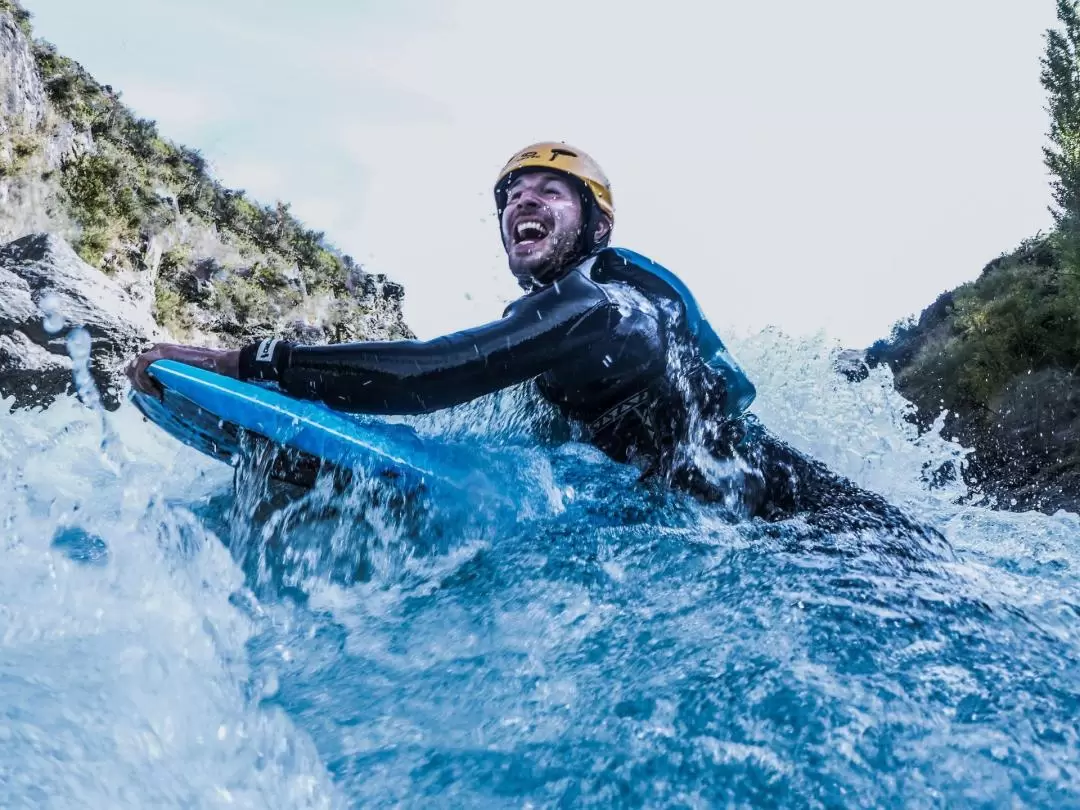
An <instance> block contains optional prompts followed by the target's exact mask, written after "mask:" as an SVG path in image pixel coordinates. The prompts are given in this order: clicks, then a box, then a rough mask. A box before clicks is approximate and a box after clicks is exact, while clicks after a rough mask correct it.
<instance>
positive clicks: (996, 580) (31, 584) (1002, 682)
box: [0, 331, 1080, 808]
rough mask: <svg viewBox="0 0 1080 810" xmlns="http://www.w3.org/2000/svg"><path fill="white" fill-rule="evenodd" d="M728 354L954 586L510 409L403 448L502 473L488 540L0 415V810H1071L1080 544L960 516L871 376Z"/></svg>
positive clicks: (1066, 522)
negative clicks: (814, 542) (610, 453)
mask: <svg viewBox="0 0 1080 810" xmlns="http://www.w3.org/2000/svg"><path fill="white" fill-rule="evenodd" d="M76 341H77V338H76ZM733 344H734V345H733V349H734V351H735V353H736V355H737V356H738V357H739V359H740V361H741V362H742V363H743V365H744V366H745V367H746V368H747V370H748V372H749V373H750V374H751V376H752V377H753V379H754V380H755V382H756V383H757V385H758V388H759V392H760V393H759V399H758V402H757V404H756V406H755V409H754V410H755V411H756V412H757V414H758V415H759V416H760V417H761V418H762V420H763V421H764V422H765V423H766V424H767V425H768V426H769V427H770V428H771V429H772V430H773V431H774V432H776V433H778V434H779V435H781V436H783V437H784V438H786V439H788V440H789V441H791V442H792V443H793V444H795V445H797V446H798V447H800V448H802V449H804V450H806V451H808V452H810V453H812V454H814V455H816V456H817V457H819V458H821V459H822V460H823V461H825V462H826V463H828V464H829V465H830V466H832V467H833V468H834V469H836V470H838V471H839V472H841V473H844V474H846V475H848V476H850V477H852V478H854V479H855V480H857V481H858V482H860V483H862V484H864V485H866V486H868V487H871V488H873V489H876V490H878V491H881V492H882V493H883V494H885V495H887V496H888V497H889V498H891V499H893V500H894V501H897V502H902V504H903V505H904V506H905V507H906V508H907V509H908V510H910V511H912V512H914V513H916V514H917V515H918V516H920V517H921V518H922V519H924V520H927V521H929V522H931V523H933V524H934V525H936V526H937V527H938V528H939V529H940V530H941V531H942V532H943V533H944V534H945V535H946V536H947V537H948V539H949V541H950V542H951V544H952V545H953V547H954V550H955V554H954V555H952V556H951V557H947V558H943V559H937V558H927V559H909V558H904V559H898V558H896V557H895V556H894V555H891V554H889V553H887V552H886V551H883V550H880V549H877V550H875V546H874V545H873V543H872V542H866V538H859V539H853V538H848V539H845V538H836V542H835V543H834V544H833V545H832V546H830V547H829V548H828V549H825V550H822V549H817V548H803V547H799V546H798V545H797V544H791V543H786V542H785V541H784V539H783V537H780V538H778V537H776V536H775V534H769V535H766V534H765V533H763V532H762V531H760V527H759V526H757V525H755V524H752V523H743V524H737V525H733V524H731V523H730V522H728V521H727V520H725V519H722V517H721V516H720V515H718V514H717V513H716V512H715V511H712V510H710V509H709V508H706V507H702V506H701V505H699V504H697V503H696V502H695V501H693V500H692V499H690V498H687V497H684V496H682V495H679V494H676V493H668V492H664V491H661V490H657V489H652V488H648V487H644V486H642V485H639V484H637V483H636V471H633V470H630V469H627V468H624V467H620V466H618V465H615V464H612V463H610V462H609V461H607V460H605V459H604V458H603V457H602V456H601V455H600V454H599V453H598V452H597V451H594V450H593V449H591V448H589V447H587V446H585V445H583V444H580V443H576V442H573V441H570V442H566V441H563V439H564V438H566V437H565V436H561V435H560V433H559V430H560V429H559V428H558V426H557V424H556V423H557V420H555V419H554V418H553V417H552V415H551V413H550V412H549V411H547V410H546V409H545V408H544V407H543V406H538V405H536V403H535V402H534V401H532V400H531V399H530V398H529V397H528V396H527V394H526V392H524V391H523V390H517V391H511V392H506V393H504V394H502V395H499V396H495V397H489V398H486V399H485V400H483V401H480V402H477V403H473V404H472V405H469V406H466V407H464V408H461V409H455V410H453V411H450V412H446V413H444V414H439V415H435V416H432V417H424V418H422V419H414V420H411V421H412V423H413V424H414V425H415V426H416V427H417V429H418V430H419V431H420V432H422V433H428V434H441V435H444V436H445V435H450V436H453V437H454V439H455V440H457V441H462V442H466V443H468V442H472V443H483V444H485V445H488V446H489V447H490V448H493V449H491V451H490V452H491V456H490V458H491V464H492V466H491V469H492V470H495V471H497V473H498V474H497V476H495V478H496V480H497V482H498V485H499V488H500V493H499V494H500V495H501V496H503V499H504V500H509V501H510V502H512V503H513V504H514V505H515V508H513V509H510V510H507V509H505V508H501V507H500V508H495V507H492V508H491V509H490V510H487V509H486V508H481V509H475V508H471V507H470V508H468V509H466V508H464V507H461V505H457V504H454V503H450V502H439V503H423V502H412V501H409V500H405V499H402V498H400V497H397V496H396V495H395V494H394V493H393V492H392V491H389V490H386V489H385V488H384V487H382V486H380V485H377V484H376V483H374V482H372V481H361V482H360V483H359V484H357V485H356V486H355V487H354V488H353V489H352V490H350V491H349V492H347V493H345V494H344V495H337V494H335V493H334V491H333V490H332V488H330V487H329V486H326V485H324V484H325V482H321V485H320V486H318V487H316V488H315V489H314V490H312V491H311V492H309V493H307V494H298V493H289V492H282V491H279V490H277V489H274V488H270V487H268V486H267V485H266V484H265V480H264V478H263V477H262V476H261V475H260V468H259V466H258V464H257V463H253V464H252V465H250V466H246V467H244V468H242V469H241V470H240V472H239V473H238V475H237V478H236V481H235V482H234V480H233V473H232V470H230V469H229V468H228V467H227V466H225V465H222V464H217V463H215V462H212V461H209V460H207V459H204V458H202V457H201V456H198V455H197V454H195V453H194V452H193V451H189V450H188V449H186V448H183V447H181V446H179V445H178V444H177V443H175V442H174V441H172V440H171V439H169V438H168V437H166V436H165V435H164V434H161V433H160V432H159V431H157V430H155V429H154V428H153V427H152V426H149V425H147V424H145V423H143V422H142V421H141V419H140V418H139V417H138V416H137V414H136V412H135V411H134V409H133V408H132V407H131V406H129V405H125V406H124V407H122V408H121V409H120V411H118V412H116V413H113V414H107V415H106V414H103V413H102V412H101V411H100V409H98V407H97V406H96V404H95V403H94V400H93V397H92V396H90V397H88V396H86V392H84V395H83V397H82V402H81V403H80V402H78V401H76V400H75V399H74V398H71V399H64V400H60V401H59V402H57V403H56V404H55V405H53V406H52V407H50V408H49V409H47V410H45V411H16V412H12V413H8V412H7V410H8V408H7V407H6V405H5V407H4V408H3V409H0V462H2V464H0V484H2V485H3V491H4V492H5V493H8V494H6V495H4V496H0V522H2V524H3V526H4V528H5V532H4V534H3V541H2V542H3V544H4V551H5V556H6V559H5V565H4V566H2V567H0V593H2V596H0V644H2V650H3V655H2V656H0V683H2V686H3V689H2V691H0V694H3V696H4V703H3V708H2V709H0V712H2V714H0V716H2V722H0V785H2V786H3V793H4V796H5V806H10V807H75V806H77V807H149V806H153V807H275V808H276V807H382V806H402V805H404V806H424V807H427V806H453V807H514V808H520V807H543V806H567V807H570V806H574V807H577V806H586V807H587V806H596V807H611V806H616V807H619V806H625V807H641V806H649V807H688V808H694V807H715V806H718V805H725V806H726V805H737V806H747V805H753V806H769V805H773V806H792V807H835V806H860V807H862V806H865V807H879V806H904V807H938V806H954V805H956V806H1001V805H1008V806H1014V805H1017V806H1032V807H1063V806H1073V805H1076V804H1078V803H1080V785H1078V777H1080V744H1078V735H1077V726H1076V722H1075V717H1076V713H1077V710H1078V708H1080V667H1078V666H1077V661H1078V658H1080V633H1078V631H1077V629H1076V627H1077V617H1078V614H1080V582H1078V578H1077V574H1076V572H1077V566H1078V563H1080V561H1078V559H1077V551H1076V538H1077V536H1078V533H1080V520H1078V519H1077V517H1076V516H1074V515H1069V514H1064V513H1062V514H1058V515H1055V516H1052V517H1048V516H1043V515H1037V514H1004V513H997V512H992V511H988V510H984V509H980V508H973V507H960V506H955V505H954V502H955V501H956V500H957V498H958V497H959V496H960V495H962V494H963V486H962V485H961V484H960V483H959V481H958V477H957V476H956V475H955V474H954V475H953V477H952V478H951V480H950V478H949V476H948V475H945V476H942V475H940V474H937V473H938V472H939V471H941V470H942V469H946V470H948V469H952V470H953V471H955V470H956V469H958V468H959V466H960V465H962V464H963V461H964V456H965V453H964V451H963V449H962V448H959V447H957V446H955V445H954V444H952V443H950V442H948V441H946V440H945V439H943V438H942V437H941V436H940V435H938V434H937V432H931V433H929V434H926V435H923V436H919V435H918V434H917V432H916V431H915V429H914V427H913V426H912V425H910V424H909V423H908V422H907V421H906V420H905V418H904V417H905V415H906V414H908V413H909V412H910V406H909V405H908V404H907V403H905V402H904V401H903V400H902V399H901V398H900V397H899V396H898V395H897V394H896V393H895V392H894V391H893V390H892V386H891V380H890V379H889V377H888V372H887V371H885V370H880V369H879V370H876V371H875V372H874V373H873V374H872V375H871V378H870V379H869V380H868V381H866V382H864V383H862V384H861V385H853V384H850V383H848V382H846V381H844V380H842V379H840V378H838V377H837V376H836V375H835V374H834V373H832V371H831V360H832V356H833V351H834V348H833V347H831V346H829V345H828V344H827V343H826V342H825V341H824V340H820V341H808V342H805V343H796V342H794V341H792V340H791V339H789V338H787V337H785V336H784V335H782V334H780V333H777V332H772V331H769V332H764V333H761V334H756V335H751V336H747V337H745V338H744V339H742V340H739V341H733ZM75 348H76V352H77V351H78V347H77V346H76V347H75ZM405 421H410V420H405ZM108 431H112V438H111V439H109V440H108V441H106V440H105V439H106V435H107V432H108ZM234 487H235V489H234ZM459 507H460V508H459Z"/></svg>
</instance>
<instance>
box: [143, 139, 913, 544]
mask: <svg viewBox="0 0 1080 810" xmlns="http://www.w3.org/2000/svg"><path fill="white" fill-rule="evenodd" d="M495 200H496V204H497V208H498V212H499V221H500V224H501V230H502V240H503V245H504V247H505V249H506V254H507V259H508V262H509V266H510V270H511V272H512V273H513V274H514V276H515V277H516V279H517V281H518V283H519V284H520V286H521V287H522V289H523V290H524V291H525V294H524V295H523V296H522V297H521V298H519V299H517V300H516V301H514V302H513V303H512V304H511V305H510V306H509V307H508V308H507V309H506V312H505V313H504V315H503V317H502V318H501V319H499V320H498V321H494V322H492V323H489V324H486V325H483V326H479V327H477V328H474V329H467V330H464V331H461V332H458V333H456V334H452V335H448V336H445V337H441V338H437V339H435V340H430V341H392V342H363V343H351V344H338V345H331V346H297V345H291V344H289V343H287V342H284V341H281V340H273V339H267V340H264V341H262V342H261V343H259V344H255V345H251V346H248V347H246V348H244V349H242V350H238V351H221V350H213V349H198V348H193V347H184V346H175V345H169V344H165V345H158V346H155V347H154V348H153V349H151V350H150V351H148V352H147V353H145V354H143V355H141V356H140V357H139V358H137V359H136V360H135V361H134V362H133V364H132V365H131V366H130V368H129V375H130V376H131V379H132V382H133V384H134V385H135V387H136V388H138V389H140V390H142V391H145V392H153V391H154V386H155V383H154V382H153V380H152V379H151V378H150V377H149V376H148V374H147V367H148V366H149V365H150V364H151V363H152V362H154V361H155V360H159V359H163V358H168V359H172V360H177V361H180V362H184V363H189V364H192V365H196V366H201V367H202V368H206V369H209V370H211V371H216V372H218V373H221V374H226V375H229V376H232V377H239V378H240V379H242V380H251V381H254V382H263V383H268V384H275V385H277V386H279V387H280V388H281V389H282V390H283V391H284V392H285V393H287V394H290V395H292V396H295V397H300V398H305V399H316V400H321V401H323V402H325V403H326V404H327V405H329V406H331V407H334V408H338V409H341V410H348V411H361V412H366V413H386V414H405V413H421V412H429V411H433V410H437V409H440V408H446V407H449V406H452V405H455V404H459V403H462V402H465V401H468V400H471V399H474V398H476V397H479V396H482V395H484V394H488V393H491V392H493V391H497V390H499V389H501V388H505V387H507V386H511V385H514V384H518V383H523V382H527V381H530V380H532V381H534V383H535V386H536V389H537V390H538V392H539V394H540V395H541V396H542V397H544V398H545V399H547V400H548V401H550V402H551V403H553V404H554V405H555V406H557V407H558V408H559V410H560V411H561V412H562V413H563V414H564V415H565V416H566V417H567V418H568V419H569V420H571V421H572V422H575V423H577V424H578V425H579V426H581V427H582V428H584V430H585V431H586V433H587V435H588V437H589V440H590V441H591V442H592V443H593V444H594V445H596V446H597V447H599V448H600V449H601V450H603V451H604V452H605V453H606V454H607V455H608V456H610V457H611V458H613V459H615V460H616V461H620V462H626V463H632V464H635V465H637V466H638V467H639V468H640V469H641V471H642V478H643V479H649V478H655V479H660V480H662V481H664V482H666V483H668V484H670V485H673V486H677V487H680V488H682V489H686V490H688V491H690V492H693V493H695V494H696V495H698V496H699V497H701V498H704V499H706V500H709V501H716V502H722V503H724V504H725V505H726V506H727V507H728V509H730V510H732V511H734V512H735V513H736V514H738V515H741V516H757V517H762V518H765V519H768V520H776V519H782V518H787V517H791V516H794V515H796V514H800V513H805V514H806V515H807V518H808V520H809V521H810V522H812V523H814V524H816V525H817V526H819V527H820V528H822V529H824V530H826V531H829V532H832V531H839V530H844V529H848V530H851V529H874V530H879V531H886V532H889V533H896V532H903V533H905V534H911V533H916V534H921V535H924V536H928V533H929V534H933V532H932V530H927V529H924V528H923V527H921V526H919V525H918V524H916V523H914V522H913V521H911V520H910V519H909V518H907V517H906V516H904V515H903V513H901V512H900V511H899V510H897V509H896V508H895V507H893V506H891V505H889V504H888V503H886V502H885V501H884V500H883V499H882V498H881V497H880V496H878V495H875V494H873V493H869V492H866V491H865V490H862V489H860V488H859V487H857V486H855V485H854V484H853V483H852V482H850V481H848V480H846V479H843V478H841V477H839V476H836V475H835V474H833V473H831V472H830V471H829V470H828V469H827V468H826V467H825V466H824V465H822V464H820V463H819V462H817V461H815V460H812V459H809V458H807V457H805V456H803V455H802V454H800V453H798V452H797V451H795V450H794V449H792V448H791V447H789V446H787V445H786V444H784V443H783V442H781V441H779V440H778V439H776V438H775V437H773V436H771V435H770V434H769V433H768V432H767V431H765V429H764V428H763V427H762V426H761V425H760V424H759V423H758V422H757V421H756V420H755V419H754V418H753V417H751V416H749V415H746V414H745V411H746V409H747V407H748V406H749V405H750V403H751V402H752V401H753V399H754V395H755V391H754V387H753V385H752V384H751V383H750V381H749V380H748V379H747V378H746V375H745V374H744V373H743V372H742V370H741V369H740V368H739V366H738V365H737V364H736V363H735V361H734V360H733V359H732V357H731V355H730V354H729V353H728V352H727V350H726V349H725V347H724V344H723V343H722V342H721V340H720V339H719V338H718V337H717V335H716V334H715V332H713V330H712V329H711V328H710V327H709V325H708V323H707V322H706V321H705V318H704V317H703V316H702V313H701V311H700V309H699V308H698V305H697V304H696V303H695V301H694V299H693V296H692V295H691V294H690V292H689V290H688V289H687V288H686V287H685V286H684V285H683V284H682V282H680V281H679V280H678V279H677V278H676V277H675V276H674V275H673V274H671V273H670V272H668V271H667V270H665V269H664V268H662V267H660V266H659V265H656V264H655V263H653V262H651V261H650V260H648V259H646V258H644V257H643V256H639V255H638V254H636V253H633V252H631V251H628V250H624V249H619V248H610V247H608V243H609V240H610V237H611V230H612V226H613V225H614V221H615V208H614V203H613V199H612V194H611V187H610V184H609V183H608V180H607V178H606V177H605V176H604V174H603V172H602V171H601V170H600V167H599V166H598V165H597V164H596V163H595V162H594V161H593V160H592V159H591V158H590V157H589V156H588V155H586V154H585V153H584V152H582V151H581V150H579V149H575V148H573V147H570V146H567V145H565V144H560V143H540V144H535V145H533V146H530V147H528V148H527V149H525V150H523V151H522V152H520V153H518V154H516V155H515V156H514V157H513V158H511V160H510V161H509V162H508V163H507V164H506V166H505V167H504V168H503V170H502V171H501V172H500V173H499V176H498V178H497V181H496V184H495Z"/></svg>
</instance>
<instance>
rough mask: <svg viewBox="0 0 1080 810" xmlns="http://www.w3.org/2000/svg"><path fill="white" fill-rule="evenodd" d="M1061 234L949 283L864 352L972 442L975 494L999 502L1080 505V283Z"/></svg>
mask: <svg viewBox="0 0 1080 810" xmlns="http://www.w3.org/2000/svg"><path fill="white" fill-rule="evenodd" d="M1069 266H1070V265H1069V259H1068V257H1067V256H1064V255H1062V254H1061V253H1060V251H1059V249H1058V247H1057V245H1056V242H1055V240H1054V239H1053V238H1052V237H1041V236H1040V237H1036V238H1034V239H1031V240H1028V241H1026V242H1025V243H1024V244H1022V245H1021V246H1020V248H1018V249H1017V250H1016V251H1014V252H1013V253H1011V254H1008V255H1004V256H1002V257H1000V258H998V259H995V260H994V261H992V262H990V263H989V264H988V265H987V266H986V267H985V268H984V270H983V271H982V273H981V274H980V276H979V277H978V278H977V279H975V280H973V281H971V282H969V283H967V284H965V285H962V286H961V287H959V288H957V289H955V290H950V291H948V292H945V293H943V294H942V295H940V296H939V297H938V299H937V300H936V301H934V302H933V303H932V304H931V305H930V306H929V307H927V308H926V309H925V310H924V311H923V312H922V314H921V315H920V317H919V318H918V319H917V320H913V321H911V322H909V323H906V324H903V325H901V326H898V327H897V328H895V329H894V330H893V334H892V336H891V337H890V338H889V339H887V340H880V341H878V342H877V343H875V344H874V345H873V346H871V347H870V348H869V349H868V350H866V351H865V352H863V353H857V354H848V355H846V356H845V357H844V358H843V360H842V362H841V361H839V360H838V362H837V371H838V373H840V374H842V375H844V376H846V377H848V379H852V380H857V379H858V374H857V371H858V369H859V368H860V363H859V356H860V355H861V357H862V358H863V360H864V361H865V363H866V364H867V366H868V367H873V366H876V365H878V364H881V363H884V364H887V365H888V366H889V367H890V368H891V369H892V371H893V374H894V375H895V381H896V388H897V390H898V391H899V392H900V393H901V394H903V395H904V396H905V397H906V398H907V399H909V400H910V401H911V402H913V403H915V405H916V406H917V407H918V419H919V421H920V423H921V424H922V425H923V426H924V427H925V426H928V425H929V424H930V423H932V422H933V421H934V419H936V418H937V417H938V416H939V415H940V414H941V413H942V412H943V411H945V412H947V417H946V419H945V424H944V428H945V431H946V435H948V436H955V437H956V438H957V439H958V440H959V441H960V443H961V444H963V445H964V446H966V447H970V448H972V450H973V451H974V452H973V454H972V455H971V456H970V457H969V466H968V469H967V470H966V473H965V478H966V481H967V483H968V484H969V485H970V486H971V487H972V488H973V490H974V492H975V495H976V498H978V499H985V500H986V501H988V502H990V503H993V504H994V505H996V506H997V507H999V508H1003V509H1010V510H1017V511H1026V510H1032V509H1036V510H1042V511H1046V512H1050V513H1052V512H1055V511H1057V510H1058V509H1065V510H1067V511H1070V512H1080V284H1078V282H1077V279H1076V277H1075V274H1073V273H1071V272H1070V271H1069Z"/></svg>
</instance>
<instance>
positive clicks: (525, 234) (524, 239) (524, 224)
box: [514, 219, 551, 245]
mask: <svg viewBox="0 0 1080 810" xmlns="http://www.w3.org/2000/svg"><path fill="white" fill-rule="evenodd" d="M549 233H551V231H549V230H548V227H547V225H545V224H544V223H542V222H537V221H536V220H535V219H526V220H522V221H521V222H519V223H518V224H517V226H516V227H515V228H514V244H515V245H535V244H536V243H537V242H540V241H542V240H544V239H546V238H547V236H548V234H549Z"/></svg>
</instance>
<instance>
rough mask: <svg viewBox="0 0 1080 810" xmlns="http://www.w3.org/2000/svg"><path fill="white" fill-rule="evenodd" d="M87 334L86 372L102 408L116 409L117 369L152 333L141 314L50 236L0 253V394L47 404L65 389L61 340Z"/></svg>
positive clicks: (67, 376)
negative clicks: (79, 330)
mask: <svg viewBox="0 0 1080 810" xmlns="http://www.w3.org/2000/svg"><path fill="white" fill-rule="evenodd" d="M77 327H82V328H84V329H85V330H86V332H87V333H88V334H89V336H90V340H91V355H90V356H91V361H90V370H91V375H92V376H93V378H94V381H95V383H96V384H97V386H98V388H99V390H100V391H101V392H102V395H103V399H104V401H105V403H106V406H107V407H109V406H112V407H114V406H115V405H116V404H117V403H118V393H119V389H120V385H119V383H120V375H121V374H122V368H123V365H124V363H125V362H126V361H127V360H128V359H130V358H131V357H132V355H134V354H135V353H136V352H138V351H139V350H140V349H142V348H144V347H145V346H146V345H147V343H148V342H150V341H151V340H153V339H155V338H156V337H159V336H160V330H158V328H157V327H156V326H155V324H154V322H153V319H152V318H151V317H150V315H149V313H148V312H146V311H145V310H140V309H139V308H138V307H137V306H136V305H135V304H134V302H133V301H132V299H131V298H130V296H128V294H127V293H126V292H124V290H123V289H122V288H121V287H120V286H119V285H118V284H116V283H115V282H114V281H112V280H111V279H109V278H107V277H105V276H104V275H102V273H101V272H100V271H99V270H96V269H94V268H93V267H90V266H89V265H88V264H86V262H84V261H83V260H82V259H80V258H79V257H78V256H77V255H76V254H75V251H73V250H72V249H71V247H70V246H69V245H68V244H67V243H66V242H64V241H63V240H62V239H60V238H59V237H56V236H50V235H48V234H33V235H30V236H26V237H23V238H22V239H18V240H16V241H14V242H11V243H10V244H7V245H5V246H3V247H2V248H0V396H3V397H10V396H14V397H15V405H16V407H19V406H36V405H47V404H48V403H49V402H51V401H52V400H53V399H54V398H55V397H56V396H58V395H60V394H63V393H65V392H69V391H71V390H72V389H73V385H74V383H73V375H72V361H71V358H70V356H69V355H68V351H67V344H66V339H65V338H66V335H67V334H68V333H69V331H70V330H71V329H73V328H77Z"/></svg>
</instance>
